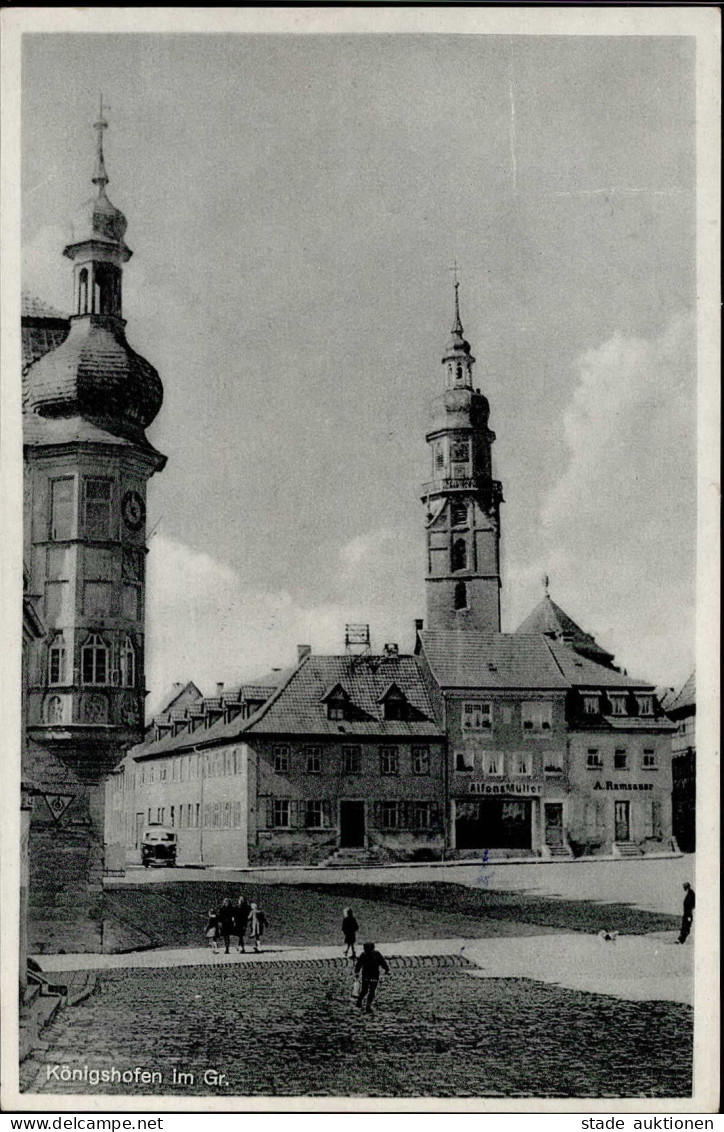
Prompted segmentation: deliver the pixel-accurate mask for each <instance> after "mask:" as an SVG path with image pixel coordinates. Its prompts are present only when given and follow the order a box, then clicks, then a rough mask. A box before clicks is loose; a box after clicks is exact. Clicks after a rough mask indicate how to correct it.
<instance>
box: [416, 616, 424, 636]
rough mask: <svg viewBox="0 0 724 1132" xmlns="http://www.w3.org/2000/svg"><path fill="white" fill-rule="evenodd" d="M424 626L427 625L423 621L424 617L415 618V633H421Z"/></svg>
mask: <svg viewBox="0 0 724 1132" xmlns="http://www.w3.org/2000/svg"><path fill="white" fill-rule="evenodd" d="M424 624H425V622H424V621H423V619H422V617H416V618H415V632H416V633H421V632H422V629H423V626H424Z"/></svg>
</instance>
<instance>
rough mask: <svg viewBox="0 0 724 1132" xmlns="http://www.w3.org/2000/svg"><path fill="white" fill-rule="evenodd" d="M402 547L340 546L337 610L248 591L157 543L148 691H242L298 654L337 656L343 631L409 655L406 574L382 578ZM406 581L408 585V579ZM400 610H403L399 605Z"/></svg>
mask: <svg viewBox="0 0 724 1132" xmlns="http://www.w3.org/2000/svg"><path fill="white" fill-rule="evenodd" d="M404 541H405V540H404V539H403V540H401V539H400V538H399V537H398V536H396V535H395V534H394V532H391V531H384V530H383V531H382V532H374V531H373V532H370V533H369V534H367V535H364V536H360V537H359V538H355V539H353V540H351V542H349V543H347V544H345V545H343V546H342V547H341V548H340V550H339V553H338V558H337V560H335V561H333V562H332V563H331V564H330V592H332V591H334V592H335V598H334V600H330V601H329V602H325V603H320V604H309V605H305V604H304V603H303V602H301V601H299V600H298V599H297V598H295V596H294V595H293V594H292V593H291V592H290V591H289V590H286V589H285V590H280V591H278V592H273V591H267V590H263V589H254V588H251V587H249V586H246V585H245V584H244V581H243V578H242V577H241V576H240V574H239V573H238V572H237V571H236V570H235V569H233V568H232V567H231V566H229V565H227V564H226V563H224V562H221V561H219V560H218V559H216V558H213V557H212V556H211V555H209V554H205V553H203V552H199V551H195V550H192V549H191V548H190V547H188V546H186V545H185V544H184V543H182V542H180V541H178V540H176V539H172V538H168V537H166V536H164V535H161V534H157V535H155V536H154V537H153V538H152V540H151V542H150V548H149V555H148V574H147V598H146V600H147V608H146V623H147V635H146V683H147V686H148V687H149V688H150V689H151V695H150V697H149V699H150V701H152V702H156V700H158V699H159V698H160V697H161V696H162V695H163V694H164V693H165V691H166V690H167V688H169V687H170V685H171V684H172V683H174V682H175V681H186V680H194V681H195V682H196V683H197V684H198V685H199V687H200V688H201V689H202V690H203V691H206V692H210V691H211V689H212V688H213V687H214V685H215V684H216V683H217V682H218V681H223V682H224V683H225V684H229V685H231V684H234V683H238V682H239V681H240V680H243V679H249V678H253V677H254V676H258V675H261V674H262V673H264V672H268V671H269V670H270V669H271V668H273V667H286V666H287V665H289V664H291V663H293V662H294V660H295V658H296V645H297V644H298V643H299V644H301V643H304V644H311V645H312V646H313V649H314V651H315V652H320V653H339V652H342V650H343V648H344V626H345V624H346V623H348V622H360V623H369V624H371V626H372V633H373V647H377V648H379V647H381V645H382V644H383V643H384V642H385V641H388V640H397V641H401V639H403V634H404V639H405V640H406V644H407V647H409V646H410V643H411V641H410V639H409V638H411V636H412V633H411V628H412V620H413V617H414V616H415V615H416V614H415V612H414V610H413V611H412V612H408V610H407V602H406V601H405V600H403V599H401V597H400V594H401V593H403V594H404V591H405V582H404V578H405V571H404V570H403V571H402V578H403V580H402V582H401V584H400V586H396V585H395V578H394V574H393V577H392V580H391V581H390V580H389V579H388V580H387V581H385V579H386V578H387V567H388V565H389V563H390V560H392V561H393V562H394V560H395V559H396V558H398V559H399V556H400V554H403V556H404V551H401V550H400V547H401V545H402V544H404ZM408 576H409V575H408ZM401 604H402V607H403V608H402V609H401V608H400V605H401Z"/></svg>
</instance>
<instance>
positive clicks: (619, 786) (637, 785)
mask: <svg viewBox="0 0 724 1132" xmlns="http://www.w3.org/2000/svg"><path fill="white" fill-rule="evenodd" d="M653 788H654V784H653V782H594V784H593V789H594V790H653Z"/></svg>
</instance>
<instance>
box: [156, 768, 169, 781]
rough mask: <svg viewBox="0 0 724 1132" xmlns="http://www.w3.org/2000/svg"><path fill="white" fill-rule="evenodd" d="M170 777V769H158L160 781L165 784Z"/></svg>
mask: <svg viewBox="0 0 724 1132" xmlns="http://www.w3.org/2000/svg"><path fill="white" fill-rule="evenodd" d="M167 775H168V767H165V766H160V767H159V768H158V781H159V782H165V781H166V777H167Z"/></svg>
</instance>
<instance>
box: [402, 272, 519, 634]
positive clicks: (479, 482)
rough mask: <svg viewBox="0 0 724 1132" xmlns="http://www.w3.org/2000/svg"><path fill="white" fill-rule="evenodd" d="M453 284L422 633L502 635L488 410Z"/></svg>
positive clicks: (435, 418) (428, 500)
mask: <svg viewBox="0 0 724 1132" xmlns="http://www.w3.org/2000/svg"><path fill="white" fill-rule="evenodd" d="M459 287H460V284H459V283H458V281H457V278H456V280H455V318H454V322H453V327H452V331H451V338H450V341H449V343H448V346H447V349H446V350H445V354H444V356H443V359H442V364H443V379H444V390H443V392H442V393H441V394H439V396H437V397H436V398H435V399H434V400H433V404H432V419H431V422H430V424H431V427H430V431H429V432H428V433H427V437H426V439H427V442H428V444H429V446H430V459H431V465H432V466H431V479H430V480H429V481H428V482H427V483H426V484H424V486H423V496H422V499H423V503H424V504H425V507H426V530H427V576H426V581H425V588H426V591H427V622H426V627H427V628H428V629H433V630H434V629H474V630H478V631H484V632H489V633H499V632H500V550H499V544H500V504H501V502H502V501H503V493H502V487H501V484H500V483H499V482H498V481H497V480H495V479H493V471H492V456H491V446H492V443H493V441H494V440H495V433H494V432H492V431H491V429H490V428H488V417H489V413H490V406H489V404H488V400H487V398H486V397H484V396H483V394H482V393H481V392H480V390H479V389H475V388H474V387H473V367H474V365H475V358H474V357H473V356H472V353H471V350H470V344H469V343H468V342H467V341H466V340H465V337H464V335H463V326H462V322H461V320H460V303H459Z"/></svg>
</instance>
